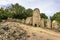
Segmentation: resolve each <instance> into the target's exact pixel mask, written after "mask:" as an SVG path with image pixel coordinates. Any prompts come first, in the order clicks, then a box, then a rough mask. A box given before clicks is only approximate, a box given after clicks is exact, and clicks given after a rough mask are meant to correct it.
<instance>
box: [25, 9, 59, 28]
mask: <svg viewBox="0 0 60 40" xmlns="http://www.w3.org/2000/svg"><path fill="white" fill-rule="evenodd" d="M25 24H29V25H32V26H36V27H43V28H48V29H52V28H53V29H58V28H59V25H58V22H56V21H55V20H54V21H53V22H52V21H51V20H49V19H42V18H41V17H40V10H39V9H38V8H35V9H34V10H33V16H32V17H28V18H27V19H26V21H25Z"/></svg>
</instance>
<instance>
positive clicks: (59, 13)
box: [50, 12, 60, 23]
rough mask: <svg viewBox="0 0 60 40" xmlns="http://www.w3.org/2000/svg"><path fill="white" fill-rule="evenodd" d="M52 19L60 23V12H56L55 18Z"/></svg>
mask: <svg viewBox="0 0 60 40" xmlns="http://www.w3.org/2000/svg"><path fill="white" fill-rule="evenodd" d="M50 19H51V20H52V21H53V20H56V21H58V22H59V23H60V12H56V13H55V14H54V15H53V16H51V17H50Z"/></svg>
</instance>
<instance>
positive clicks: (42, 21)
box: [40, 19, 45, 27]
mask: <svg viewBox="0 0 60 40" xmlns="http://www.w3.org/2000/svg"><path fill="white" fill-rule="evenodd" d="M40 26H41V27H45V26H44V19H41V25H40Z"/></svg>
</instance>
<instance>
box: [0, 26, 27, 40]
mask: <svg viewBox="0 0 60 40" xmlns="http://www.w3.org/2000/svg"><path fill="white" fill-rule="evenodd" d="M26 37H27V32H26V31H25V30H23V29H22V28H20V27H16V26H13V27H12V26H9V25H0V40H26Z"/></svg>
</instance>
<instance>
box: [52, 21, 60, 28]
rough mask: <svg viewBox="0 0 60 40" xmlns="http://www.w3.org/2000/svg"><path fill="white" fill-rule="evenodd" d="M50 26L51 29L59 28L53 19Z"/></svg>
mask: <svg viewBox="0 0 60 40" xmlns="http://www.w3.org/2000/svg"><path fill="white" fill-rule="evenodd" d="M52 28H53V29H58V28H59V24H58V22H57V21H55V20H54V21H53V22H52Z"/></svg>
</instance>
